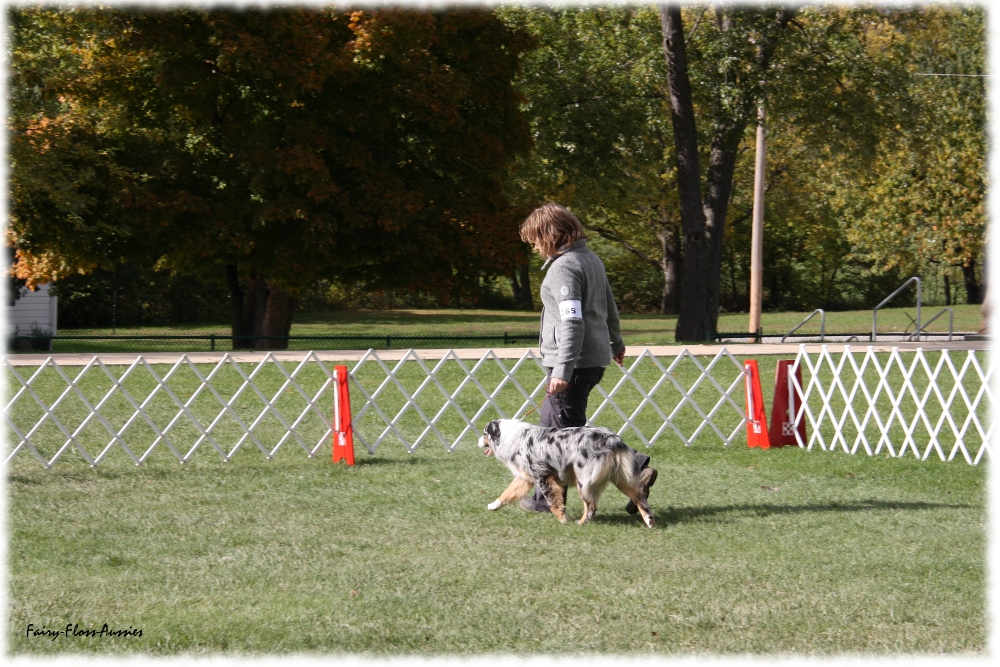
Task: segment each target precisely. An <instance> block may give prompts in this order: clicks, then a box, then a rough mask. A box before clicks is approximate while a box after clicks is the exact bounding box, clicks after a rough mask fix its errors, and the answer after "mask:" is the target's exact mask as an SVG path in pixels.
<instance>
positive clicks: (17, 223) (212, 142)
mask: <svg viewBox="0 0 1000 667" xmlns="http://www.w3.org/2000/svg"><path fill="white" fill-rule="evenodd" d="M11 24H12V33H13V50H12V54H13V55H12V59H11V60H12V65H13V80H12V84H11V91H12V103H11V112H12V114H11V120H10V124H11V130H12V134H11V157H12V159H13V171H12V187H11V220H10V229H11V233H12V236H13V240H14V241H15V243H16V246H17V248H18V249H19V251H20V252H21V256H22V257H41V256H43V255H45V254H47V255H49V256H51V258H52V261H50V262H49V264H52V263H53V261H54V263H55V269H54V270H53V271H54V272H53V275H55V273H57V272H58V271H62V272H67V271H87V270H89V269H91V268H93V267H95V266H109V265H113V264H114V263H115V262H118V261H121V260H122V259H123V258H126V257H127V258H129V259H130V260H132V261H136V260H137V259H138V258H141V259H142V261H145V262H148V264H149V265H154V264H155V265H156V266H157V267H160V268H166V269H172V270H176V271H179V272H182V273H187V274H193V275H201V276H206V277H213V276H214V277H216V278H222V277H223V276H225V278H226V279H227V282H228V285H229V291H230V297H231V300H232V305H233V331H234V334H236V335H274V336H280V335H287V331H288V326H289V325H290V322H291V314H292V311H293V310H294V306H295V295H296V294H297V293H298V292H299V291H300V290H301V289H303V288H305V287H307V286H309V285H311V284H314V283H315V281H317V280H318V279H321V278H330V279H336V280H339V281H342V282H348V283H350V282H362V281H363V282H365V283H366V284H370V285H377V286H386V287H394V288H412V289H419V290H423V291H427V292H432V293H435V294H438V295H440V296H441V297H442V298H443V299H448V298H454V297H456V296H459V295H462V294H467V293H472V292H474V291H475V290H476V288H477V286H478V281H479V280H480V279H481V277H483V276H487V277H488V276H491V275H499V274H506V273H509V272H510V271H511V270H512V269H513V267H514V264H515V263H516V262H517V261H518V260H519V258H520V257H521V256H522V255H523V254H524V248H523V247H522V246H521V245H520V242H519V240H518V238H517V232H516V230H517V224H516V223H517V220H516V218H515V216H514V215H513V213H512V211H511V207H510V205H509V204H508V202H507V201H506V199H505V198H504V195H503V193H502V185H503V176H504V172H505V169H506V167H507V165H508V163H509V162H510V161H511V160H512V159H513V158H514V157H515V156H517V155H519V154H523V153H525V152H526V151H527V150H528V149H529V148H530V145H531V139H530V135H529V133H528V126H527V124H526V122H525V121H524V119H523V118H522V115H521V113H520V110H519V104H520V102H521V99H520V98H519V96H518V94H517V93H516V91H515V90H514V89H513V87H512V86H511V80H512V78H513V77H514V75H515V73H516V70H517V64H518V55H519V53H520V52H522V51H523V50H524V49H526V48H528V47H529V46H530V41H529V40H528V39H527V38H526V37H525V36H524V35H523V34H521V33H517V32H515V31H512V30H510V29H508V28H506V27H505V26H504V25H503V24H502V23H500V22H499V21H497V20H496V19H495V18H494V17H493V16H492V14H491V13H490V12H488V11H486V10H480V9H463V10H458V11H448V12H425V11H411V10H377V11H376V10H373V11H367V10H366V11H354V12H342V11H338V10H333V9H330V10H313V9H288V10H284V9H283V10H274V11H239V12H234V11H223V10H212V11H208V10H204V11H199V10H191V9H176V10H170V11H164V12H158V11H107V10H93V9H72V10H71V9H65V10H53V9H41V8H30V9H29V8H25V9H18V10H15V11H13V12H12V13H11ZM26 267H27V265H26V264H25V263H24V262H22V264H21V265H19V269H18V270H21V271H24V270H27V269H26ZM50 277H51V276H50ZM261 346H271V347H273V346H274V344H273V343H272V344H270V345H268V344H267V343H264V344H262V345H261Z"/></svg>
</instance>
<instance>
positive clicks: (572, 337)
mask: <svg viewBox="0 0 1000 667" xmlns="http://www.w3.org/2000/svg"><path fill="white" fill-rule="evenodd" d="M521 239H522V240H523V241H525V242H526V243H530V244H531V245H533V246H534V248H535V250H536V251H538V252H539V253H540V254H541V255H542V256H543V257H545V258H546V259H545V264H544V265H543V266H542V270H543V271H546V274H545V278H544V280H542V288H541V296H542V317H541V331H540V332H539V336H538V347H539V349H540V350H541V353H542V365H543V366H544V367H545V369H546V379H547V381H548V397H547V398H546V400H545V402H544V403H543V404H542V408H541V425H542V426H549V427H553V428H568V427H571V426H585V425H586V423H587V400H588V398H589V397H590V391H591V390H592V389H593V388H594V387H596V386H597V384H598V383H599V382H600V381H601V378H603V377H604V369H605V368H606V367H607V365H608V364H609V363H611V361H612V360H614V362H615V363H616V364H618V365H619V366H620V365H621V363H622V360H623V359H624V358H625V343H624V341H623V340H622V336H621V328H620V325H619V320H618V307H617V306H616V305H615V299H614V296H613V295H612V293H611V284H610V283H608V276H607V274H606V273H605V271H604V264H603V263H602V262H601V260H600V259H599V258H598V257H597V255H595V254H594V253H593V252H591V250H590V248H588V247H587V236H586V234H585V233H584V231H583V225H582V224H580V221H579V220H578V219H577V218H576V216H575V215H573V214H572V213H570V212H569V211H568V210H567V209H565V208H564V207H562V206H560V205H558V204H545V205H544V206H540V207H539V208H537V209H535V210H534V211H533V212H532V213H531V215H529V216H528V217H527V219H525V221H524V222H523V223H521ZM635 456H636V458H637V459H639V462H640V465H641V469H642V473H641V474H642V476H643V477H642V481H643V483H644V485H645V488H646V493H647V494H648V493H649V487H651V486H652V485H653V483H654V482H655V481H656V475H657V472H656V469H655V468H650V467H649V457H648V456H646V455H645V454H640V453H639V452H635ZM520 507H521V509H524V510H527V511H534V512H548V511H549V505H548V503H547V502H546V500H545V496H544V495H543V494H542V493H541V491H540V490H539V489H535V495H534V496H533V497H531V498H525V499H523V500H522V501H521V503H520ZM625 510H626V511H627V512H628V513H629V514H635V513H636V512H638V511H639V510H638V508H637V507H636V506H635V503H633V502H632V501H631V500H630V501H629V503H628V505H626V507H625Z"/></svg>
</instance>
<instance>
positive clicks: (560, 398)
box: [531, 366, 649, 509]
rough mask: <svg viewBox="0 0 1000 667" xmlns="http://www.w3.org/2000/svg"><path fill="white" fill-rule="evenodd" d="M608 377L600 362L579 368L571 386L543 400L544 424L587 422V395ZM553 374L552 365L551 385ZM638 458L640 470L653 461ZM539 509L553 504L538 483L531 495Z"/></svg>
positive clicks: (638, 455)
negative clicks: (597, 364)
mask: <svg viewBox="0 0 1000 667" xmlns="http://www.w3.org/2000/svg"><path fill="white" fill-rule="evenodd" d="M603 377H604V369H603V368H601V367H600V366H596V367H594V368H577V369H576V370H574V371H573V376H572V377H571V378H570V381H569V387H567V388H566V390H565V391H561V392H559V393H558V394H549V397H548V398H547V399H545V402H544V403H542V408H541V410H540V414H541V422H540V426H549V427H551V428H569V427H571V426H586V425H587V399H589V398H590V392H591V390H592V389H593V388H594V387H596V386H597V385H598V383H600V381H601V378H603ZM551 378H552V369H551V368H546V369H545V386H546V387H548V385H549V380H550V379H551ZM635 456H636V459H637V460H638V461H639V463H640V470H641V469H642V468H645V467H647V466H648V465H649V457H648V456H646V455H645V454H641V453H639V452H636V453H635ZM531 500H532V502H533V503H534V504H535V506H536V507H537V508H538V509H547V508H548V506H549V504H548V501H546V500H545V494H543V493H542V490H541V489H539V488H538V487H535V495H534V496H533V497H532V498H531Z"/></svg>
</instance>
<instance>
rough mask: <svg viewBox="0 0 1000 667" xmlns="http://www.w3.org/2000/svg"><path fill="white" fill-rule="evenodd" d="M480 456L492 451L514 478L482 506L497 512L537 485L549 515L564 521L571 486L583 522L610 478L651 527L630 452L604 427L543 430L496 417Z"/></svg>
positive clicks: (485, 433) (482, 441) (483, 439)
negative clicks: (567, 492) (575, 491)
mask: <svg viewBox="0 0 1000 667" xmlns="http://www.w3.org/2000/svg"><path fill="white" fill-rule="evenodd" d="M479 446H480V447H481V448H483V449H485V450H486V451H485V454H486V456H489V455H491V454H492V455H493V456H495V457H496V458H497V459H498V460H500V461H502V462H503V463H504V464H505V465H506V466H507V467H508V468H509V469H510V471H511V473H513V474H514V481H512V482H511V483H510V486H508V487H507V489H506V490H505V491H504V492H503V493H501V494H500V497H499V498H497V499H496V500H494V501H493V502H492V503H490V504H489V505H488V508H489V509H490V510H498V509H500V508H501V507H503V506H504V505H507V504H509V503H513V502H517V501H518V500H520V499H521V498H524V497H525V496H527V495H528V494H529V493H531V489H532V487H533V486H537V487H538V488H540V489H541V490H542V493H544V494H545V499H546V500H547V501H548V503H549V507H550V508H551V510H552V513H553V514H555V516H556V518H557V519H559V521H560V522H561V523H566V522H567V521H568V519H567V518H566V512H565V508H566V487H568V486H569V485H570V484H576V489H577V491H578V492H579V494H580V499H581V500H582V501H583V516H582V517H580V521H579V522H578V523H579V524H580V525H583V524H585V523H587V522H588V521H590V520H591V518H593V516H594V513H595V512H596V511H597V499H598V498H599V497H600V496H601V492H602V491H604V487H605V486H607V484H608V482H611V483H612V484H614V485H615V486H617V487H618V489H619V490H620V491H621V492H622V493H624V494H625V495H626V496H628V497H629V498H630V499H631V500H632V501H633V502H634V503H635V504H636V506H637V507H638V508H639V513H640V514H641V515H642V520H643V521H644V522H645V523H646V525H647V526H649V527H650V528H652V527H653V514H652V512H651V511H650V509H649V504H648V503H647V502H646V490H645V488H644V487H643V483H642V482H641V481H640V478H641V474H640V470H639V463H638V461H637V460H636V456H635V450H633V449H632V448H631V447H629V446H627V445H626V444H625V443H624V442H622V439H621V438H619V437H618V436H617V435H615V433H613V432H612V431H610V430H608V429H606V428H589V427H583V426H581V427H577V428H561V429H556V428H548V427H545V426H535V425H533V424H528V423H525V422H522V421H519V420H516V419H497V420H494V421H491V422H490V423H489V424H487V425H486V428H485V429H484V431H483V435H482V437H481V438H479Z"/></svg>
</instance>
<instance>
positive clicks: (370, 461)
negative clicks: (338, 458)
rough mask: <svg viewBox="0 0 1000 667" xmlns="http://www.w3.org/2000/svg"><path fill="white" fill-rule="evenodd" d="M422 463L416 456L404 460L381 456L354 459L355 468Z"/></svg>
mask: <svg viewBox="0 0 1000 667" xmlns="http://www.w3.org/2000/svg"><path fill="white" fill-rule="evenodd" d="M423 462H424V461H422V460H421V459H419V458H417V457H416V456H411V457H409V458H405V459H387V458H385V457H381V456H365V457H364V458H362V457H356V458H355V459H354V465H356V466H375V465H378V466H381V465H390V464H391V465H399V464H404V465H410V466H413V465H419V464H420V463H423ZM342 465H343V464H342Z"/></svg>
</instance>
